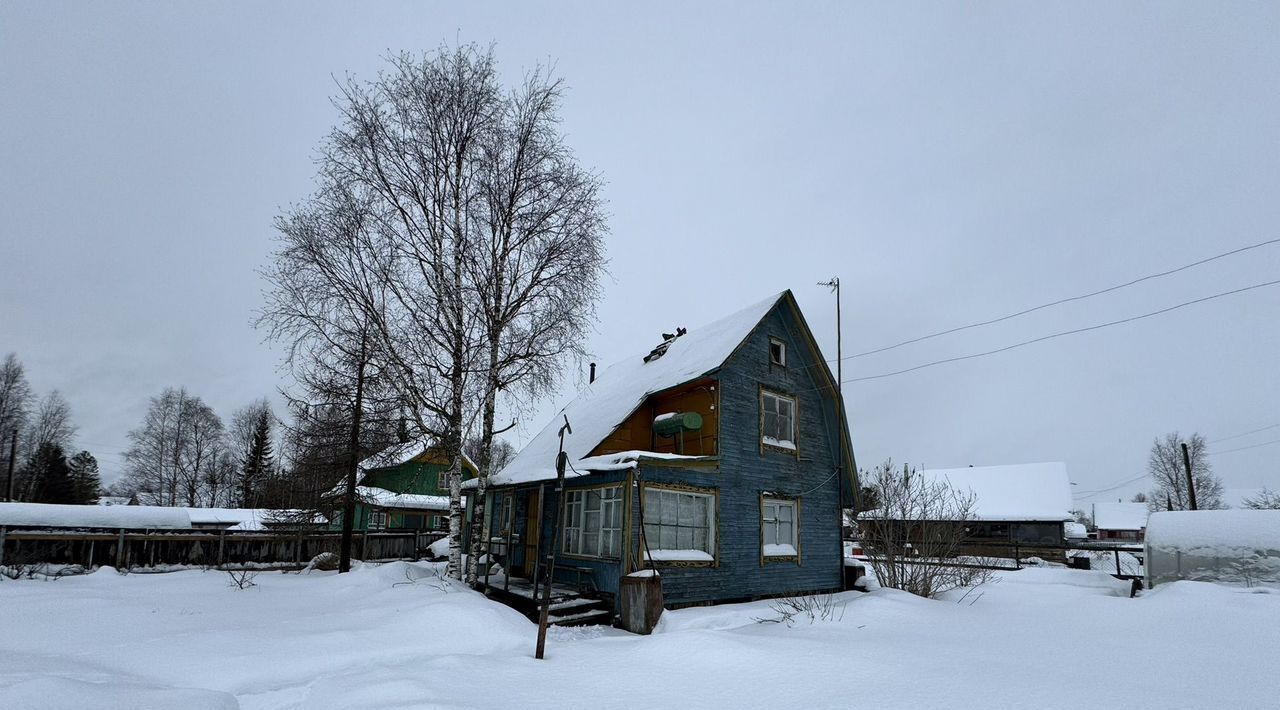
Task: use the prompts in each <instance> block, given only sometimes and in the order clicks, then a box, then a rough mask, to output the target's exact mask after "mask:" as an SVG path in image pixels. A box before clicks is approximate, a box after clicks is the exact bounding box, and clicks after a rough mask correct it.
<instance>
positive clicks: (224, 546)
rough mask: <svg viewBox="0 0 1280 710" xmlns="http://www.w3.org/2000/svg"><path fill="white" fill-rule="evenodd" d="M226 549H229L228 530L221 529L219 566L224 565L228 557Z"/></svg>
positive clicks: (219, 535)
mask: <svg viewBox="0 0 1280 710" xmlns="http://www.w3.org/2000/svg"><path fill="white" fill-rule="evenodd" d="M226 549H227V531H226V530H219V531H218V564H217V567H219V568H221V567H222V564H223V562H225V561H226V559H227V558H226Z"/></svg>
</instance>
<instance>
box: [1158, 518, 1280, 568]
mask: <svg viewBox="0 0 1280 710" xmlns="http://www.w3.org/2000/svg"><path fill="white" fill-rule="evenodd" d="M1146 539H1147V546H1148V547H1154V548H1165V547H1168V548H1176V549H1178V550H1181V551H1183V552H1193V553H1197V554H1201V555H1221V556H1223V557H1226V556H1231V555H1233V554H1236V553H1237V552H1238V551H1245V552H1248V553H1252V552H1253V551H1257V550H1264V551H1269V553H1268V554H1272V555H1280V510H1173V511H1159V512H1155V513H1152V514H1151V517H1150V518H1148V519H1147V536H1146Z"/></svg>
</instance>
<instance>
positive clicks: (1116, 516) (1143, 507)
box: [1093, 503, 1149, 530]
mask: <svg viewBox="0 0 1280 710" xmlns="http://www.w3.org/2000/svg"><path fill="white" fill-rule="evenodd" d="M1148 512H1149V511H1148V510H1147V504H1146V503H1096V504H1094V506H1093V526H1094V527H1095V528H1097V529H1099V530H1141V529H1143V528H1145V527H1147V515H1148Z"/></svg>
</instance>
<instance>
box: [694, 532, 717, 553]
mask: <svg viewBox="0 0 1280 710" xmlns="http://www.w3.org/2000/svg"><path fill="white" fill-rule="evenodd" d="M693 549H695V550H702V551H703V552H707V553H710V554H715V553H714V551H713V550H712V549H711V546H710V545H708V544H707V531H706V530H705V529H703V528H695V529H694V531H693Z"/></svg>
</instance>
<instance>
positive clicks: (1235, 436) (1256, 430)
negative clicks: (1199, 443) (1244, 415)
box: [1205, 424, 1280, 444]
mask: <svg viewBox="0 0 1280 710" xmlns="http://www.w3.org/2000/svg"><path fill="white" fill-rule="evenodd" d="M1276 427H1280V424H1272V425H1271V426H1264V427H1262V428H1261V429H1254V430H1253V431H1246V432H1244V433H1243V434H1232V435H1231V436H1224V437H1222V438H1221V439H1214V440H1213V441H1208V442H1205V443H1207V444H1216V443H1218V442H1219V441H1231V440H1232V439H1239V438H1240V437H1242V436H1248V435H1250V434H1257V433H1258V432H1260V431H1267V430H1268V429H1275V428H1276Z"/></svg>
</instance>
